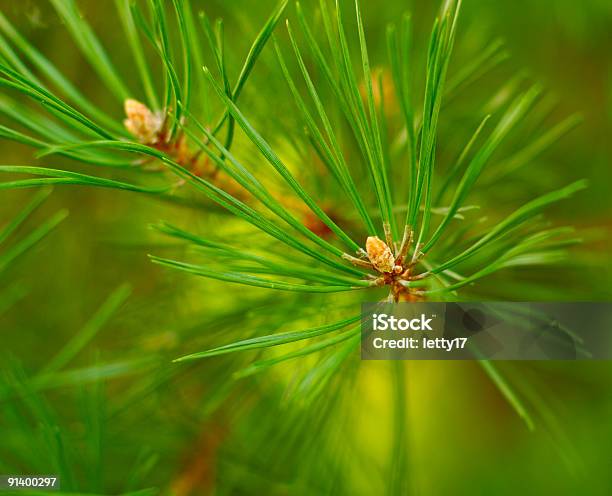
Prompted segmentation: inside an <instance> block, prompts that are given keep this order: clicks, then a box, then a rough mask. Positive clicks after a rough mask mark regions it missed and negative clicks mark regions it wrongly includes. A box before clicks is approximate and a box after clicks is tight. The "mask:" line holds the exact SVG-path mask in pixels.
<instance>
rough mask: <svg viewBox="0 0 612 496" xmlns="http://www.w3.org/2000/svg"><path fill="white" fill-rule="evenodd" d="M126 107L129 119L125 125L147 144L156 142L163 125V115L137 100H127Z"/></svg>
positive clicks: (124, 122) (125, 121)
mask: <svg viewBox="0 0 612 496" xmlns="http://www.w3.org/2000/svg"><path fill="white" fill-rule="evenodd" d="M124 107H125V115H126V116H127V119H125V120H124V121H123V125H124V126H125V128H126V129H127V130H128V131H129V132H130V134H132V135H133V136H134V137H135V138H138V141H140V142H141V143H143V144H145V145H152V144H154V143H156V142H157V140H158V139H159V133H160V131H161V129H162V126H163V119H162V117H161V115H159V114H158V113H154V112H151V110H149V108H148V107H147V106H146V105H145V104H143V103H140V102H139V101H136V100H131V99H128V100H126V101H125V104H124Z"/></svg>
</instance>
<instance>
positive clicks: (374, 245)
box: [366, 236, 395, 272]
mask: <svg viewBox="0 0 612 496" xmlns="http://www.w3.org/2000/svg"><path fill="white" fill-rule="evenodd" d="M366 252H367V253H368V258H369V259H370V262H372V265H373V266H374V268H375V269H376V270H377V271H378V272H391V271H392V270H393V267H394V266H395V257H394V256H393V253H392V252H391V248H389V247H388V246H387V243H385V242H384V241H383V240H381V239H380V238H378V237H376V236H370V237H369V238H368V239H367V240H366Z"/></svg>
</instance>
